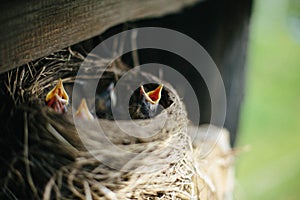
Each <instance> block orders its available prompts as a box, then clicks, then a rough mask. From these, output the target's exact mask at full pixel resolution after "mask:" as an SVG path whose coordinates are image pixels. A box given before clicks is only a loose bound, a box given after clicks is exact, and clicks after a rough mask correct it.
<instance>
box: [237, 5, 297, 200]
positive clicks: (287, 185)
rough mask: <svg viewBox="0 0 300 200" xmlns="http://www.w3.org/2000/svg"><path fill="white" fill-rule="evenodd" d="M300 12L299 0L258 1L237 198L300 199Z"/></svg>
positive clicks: (245, 105)
mask: <svg viewBox="0 0 300 200" xmlns="http://www.w3.org/2000/svg"><path fill="white" fill-rule="evenodd" d="M299 16H300V0H293V1H292V0H290V1H288V0H256V1H255V4H254V8H253V15H252V22H251V29H250V31H251V35H250V46H249V57H248V71H247V85H246V96H245V101H244V104H243V110H242V119H241V125H240V130H239V131H240V132H239V134H240V135H239V138H238V146H239V147H242V146H245V145H248V144H249V145H250V146H251V149H250V151H248V152H243V153H241V154H240V155H239V156H238V159H237V183H236V194H235V199H251V200H252V199H256V200H257V199H263V200H268V199H272V200H273V199H289V200H291V199H300V38H299V37H300V35H299V34H300V32H299V30H300V17H299ZM297 17H299V18H298V21H297Z"/></svg>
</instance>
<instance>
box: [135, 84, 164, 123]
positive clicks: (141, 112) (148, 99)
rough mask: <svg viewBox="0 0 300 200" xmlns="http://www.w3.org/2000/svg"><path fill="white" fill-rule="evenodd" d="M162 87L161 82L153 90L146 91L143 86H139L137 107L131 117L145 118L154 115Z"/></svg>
mask: <svg viewBox="0 0 300 200" xmlns="http://www.w3.org/2000/svg"><path fill="white" fill-rule="evenodd" d="M162 89H163V85H162V84H161V85H159V86H158V87H157V88H155V89H154V90H151V91H149V92H146V91H145V88H144V86H141V87H140V99H139V102H138V107H137V109H136V111H135V112H133V113H132V118H134V119H139V118H140V119H147V118H151V117H154V116H155V114H156V112H157V108H158V105H159V101H160V99H161V92H162Z"/></svg>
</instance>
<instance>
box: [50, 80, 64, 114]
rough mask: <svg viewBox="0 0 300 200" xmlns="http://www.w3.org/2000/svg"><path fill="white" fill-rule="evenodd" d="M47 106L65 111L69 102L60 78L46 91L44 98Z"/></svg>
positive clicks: (58, 110)
mask: <svg viewBox="0 0 300 200" xmlns="http://www.w3.org/2000/svg"><path fill="white" fill-rule="evenodd" d="M45 101H46V104H47V106H49V107H51V108H53V109H54V110H55V111H56V112H58V113H65V112H66V111H67V105H68V104H69V96H68V94H67V92H66V91H65V89H64V86H63V83H62V80H61V79H59V80H58V82H57V84H56V86H55V87H54V88H53V89H52V90H51V91H50V92H48V94H47V95H46V98H45Z"/></svg>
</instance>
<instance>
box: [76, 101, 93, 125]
mask: <svg viewBox="0 0 300 200" xmlns="http://www.w3.org/2000/svg"><path fill="white" fill-rule="evenodd" d="M76 117H78V118H82V119H85V120H93V119H94V117H93V115H92V114H91V113H90V111H89V108H88V106H87V104H86V100H85V99H84V98H83V99H82V100H81V103H80V105H79V107H78V110H77V111H76Z"/></svg>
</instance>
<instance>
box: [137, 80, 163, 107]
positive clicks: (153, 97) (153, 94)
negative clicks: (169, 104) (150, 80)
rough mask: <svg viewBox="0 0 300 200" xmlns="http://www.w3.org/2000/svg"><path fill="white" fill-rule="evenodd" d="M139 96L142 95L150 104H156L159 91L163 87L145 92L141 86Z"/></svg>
mask: <svg viewBox="0 0 300 200" xmlns="http://www.w3.org/2000/svg"><path fill="white" fill-rule="evenodd" d="M140 89H141V94H142V95H144V97H145V98H146V100H147V101H148V102H149V103H151V104H157V103H158V102H159V100H160V98H161V91H162V89H163V85H162V84H161V85H159V86H158V87H157V88H156V89H154V90H152V91H149V92H147V93H146V92H145V89H144V87H143V86H141V88H140Z"/></svg>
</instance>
